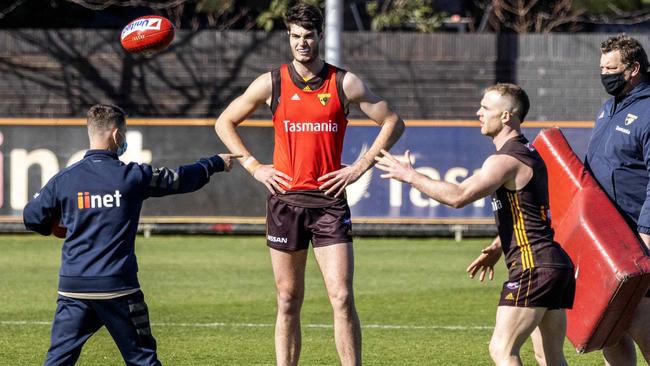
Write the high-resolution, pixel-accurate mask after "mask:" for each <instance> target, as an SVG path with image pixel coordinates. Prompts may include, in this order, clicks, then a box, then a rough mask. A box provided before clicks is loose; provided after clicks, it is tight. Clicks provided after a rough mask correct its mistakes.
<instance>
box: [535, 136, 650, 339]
mask: <svg viewBox="0 0 650 366" xmlns="http://www.w3.org/2000/svg"><path fill="white" fill-rule="evenodd" d="M533 145H534V146H535V148H536V149H537V151H539V153H540V155H541V156H542V158H543V159H544V162H545V163H546V168H547V169H548V189H549V199H550V206H551V219H552V225H553V229H554V230H555V240H556V241H557V242H558V243H560V245H562V248H564V250H565V251H566V252H567V253H568V254H569V256H570V257H571V260H573V264H574V266H575V271H576V297H575V302H574V304H573V309H572V310H570V311H568V312H567V318H568V328H567V337H568V338H569V340H570V341H571V343H573V345H574V346H575V348H576V350H577V351H578V352H590V351H593V350H597V349H601V348H603V347H604V346H607V345H612V344H614V343H616V342H617V341H618V340H619V339H620V337H621V335H622V333H623V332H624V331H625V329H626V328H627V326H628V325H629V321H630V318H631V316H632V313H633V311H634V309H635V308H636V306H637V304H638V303H639V301H640V300H641V298H642V297H643V296H644V294H645V292H646V291H647V289H648V287H650V257H647V256H646V252H645V249H644V246H643V243H641V242H640V241H639V239H638V238H637V236H636V235H635V233H634V232H633V231H632V230H631V229H630V227H629V226H628V225H627V224H626V222H625V220H624V219H623V217H622V216H621V214H620V213H619V212H618V211H617V210H616V208H615V207H614V205H613V204H612V202H611V201H610V200H609V198H608V197H607V195H606V194H605V192H603V191H602V190H601V189H600V187H599V186H598V184H597V183H596V181H595V180H594V179H593V177H592V176H591V174H589V172H587V171H586V169H585V168H584V166H583V164H582V162H581V161H580V160H579V159H578V157H577V156H576V155H575V153H574V152H573V150H572V149H571V147H570V146H569V144H568V142H567V141H566V139H565V138H564V135H563V134H562V132H561V131H560V130H559V129H558V128H551V129H548V130H544V131H542V132H541V133H540V134H539V135H538V136H537V138H536V139H535V141H534V142H533Z"/></svg>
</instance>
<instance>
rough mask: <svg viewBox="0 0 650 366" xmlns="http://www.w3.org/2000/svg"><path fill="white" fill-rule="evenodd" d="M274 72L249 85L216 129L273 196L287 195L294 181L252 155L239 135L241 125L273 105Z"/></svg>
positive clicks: (221, 116) (222, 115) (245, 166)
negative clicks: (269, 105)
mask: <svg viewBox="0 0 650 366" xmlns="http://www.w3.org/2000/svg"><path fill="white" fill-rule="evenodd" d="M272 86H273V83H272V80H271V73H270V72H269V73H266V74H263V75H261V76H259V77H258V78H257V79H255V81H253V82H252V83H251V85H249V86H248V88H247V89H246V91H245V92H244V94H242V95H240V96H239V97H237V98H236V99H235V100H233V101H232V102H231V103H230V105H228V107H226V109H225V110H224V111H223V112H222V113H221V115H220V116H219V118H218V119H217V122H216V123H215V125H214V129H215V131H216V132H217V135H218V136H219V138H220V139H221V141H223V143H224V144H225V145H226V147H227V148H228V150H230V152H231V153H233V154H237V155H241V158H239V162H240V163H241V164H242V165H243V167H244V168H245V169H246V170H247V171H248V172H249V173H250V174H251V175H252V176H253V177H254V178H255V179H257V180H258V181H260V182H262V183H263V184H264V185H265V186H266V188H267V189H268V190H269V192H271V193H275V192H282V193H285V188H288V187H289V186H290V183H289V182H291V180H292V178H291V177H289V176H288V175H286V174H284V173H283V172H281V171H279V170H276V169H274V168H273V165H263V164H261V163H260V162H259V161H257V159H255V157H254V156H253V155H252V154H251V153H250V151H249V150H248V148H247V147H246V145H245V144H244V142H243V141H242V139H241V136H240V135H239V133H238V132H237V130H236V128H237V126H238V125H239V124H240V123H242V122H243V121H244V120H245V119H246V118H247V117H248V116H250V115H251V114H252V113H253V112H254V111H255V110H256V109H257V108H259V107H260V106H262V105H263V104H264V103H266V104H270V102H271V95H272Z"/></svg>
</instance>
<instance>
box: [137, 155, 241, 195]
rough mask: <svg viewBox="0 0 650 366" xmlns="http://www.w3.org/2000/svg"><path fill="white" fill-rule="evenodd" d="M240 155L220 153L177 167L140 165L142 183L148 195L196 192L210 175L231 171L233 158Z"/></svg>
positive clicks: (207, 180)
mask: <svg viewBox="0 0 650 366" xmlns="http://www.w3.org/2000/svg"><path fill="white" fill-rule="evenodd" d="M238 157H240V155H233V154H219V155H215V156H211V157H209V158H201V159H199V160H198V161H197V162H196V163H194V164H187V165H181V166H179V167H178V168H176V169H170V168H166V167H161V168H153V167H151V166H150V165H147V164H142V165H140V168H141V171H142V184H143V185H144V187H145V188H144V192H145V195H146V196H147V197H162V196H168V195H171V194H181V193H188V192H194V191H196V190H198V189H200V188H201V187H203V186H204V185H206V184H207V183H208V182H209V181H210V176H212V174H214V173H218V172H222V171H230V169H231V168H232V159H235V158H238Z"/></svg>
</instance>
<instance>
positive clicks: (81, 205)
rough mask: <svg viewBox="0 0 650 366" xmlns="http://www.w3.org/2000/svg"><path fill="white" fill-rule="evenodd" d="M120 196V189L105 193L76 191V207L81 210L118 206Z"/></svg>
mask: <svg viewBox="0 0 650 366" xmlns="http://www.w3.org/2000/svg"><path fill="white" fill-rule="evenodd" d="M121 197H122V195H121V194H120V191H115V194H105V195H101V194H90V192H77V208H78V209H80V210H83V209H85V208H105V207H120V198H121Z"/></svg>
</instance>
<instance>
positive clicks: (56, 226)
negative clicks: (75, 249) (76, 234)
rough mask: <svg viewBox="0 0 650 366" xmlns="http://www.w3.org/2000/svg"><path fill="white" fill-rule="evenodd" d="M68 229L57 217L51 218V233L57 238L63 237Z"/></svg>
mask: <svg viewBox="0 0 650 366" xmlns="http://www.w3.org/2000/svg"><path fill="white" fill-rule="evenodd" d="M67 232H68V230H67V229H66V228H65V227H63V226H61V225H60V220H59V219H58V218H56V219H54V220H52V235H54V236H56V237H57V238H61V239H65V234H66V233H67Z"/></svg>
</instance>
